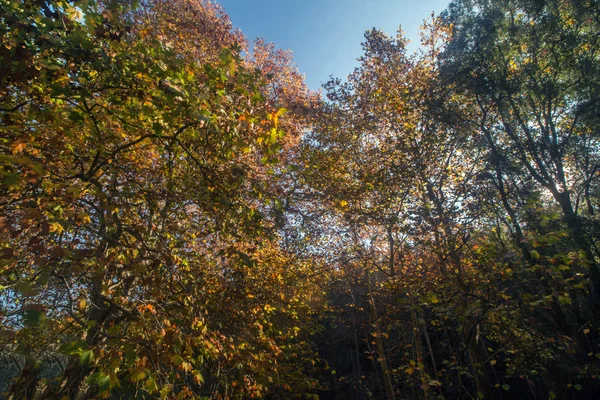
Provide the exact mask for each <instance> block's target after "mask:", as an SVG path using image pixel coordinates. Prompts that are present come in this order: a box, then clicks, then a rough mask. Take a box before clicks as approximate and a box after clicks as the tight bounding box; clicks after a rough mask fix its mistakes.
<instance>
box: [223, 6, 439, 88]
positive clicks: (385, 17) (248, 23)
mask: <svg viewBox="0 0 600 400" xmlns="http://www.w3.org/2000/svg"><path fill="white" fill-rule="evenodd" d="M217 2H218V3H220V4H221V5H222V6H223V7H224V8H225V11H226V12H227V14H229V17H230V18H231V19H232V21H233V24H234V26H235V27H237V28H240V29H241V30H242V31H243V32H244V34H245V35H246V36H247V37H248V39H250V40H253V39H255V38H257V37H262V38H264V39H265V40H267V41H269V42H273V43H275V44H276V45H277V46H278V47H281V48H283V49H290V50H292V51H293V52H294V59H295V60H296V64H298V67H299V69H300V71H301V72H302V73H304V74H305V75H306V81H307V83H308V85H309V87H310V88H311V89H313V90H316V89H318V88H319V87H320V86H321V83H324V82H326V81H327V80H328V79H329V75H332V74H333V75H334V76H335V77H339V78H345V77H346V76H347V75H348V74H349V73H350V72H351V71H352V70H353V69H354V67H356V66H357V64H358V63H357V62H356V58H357V57H360V55H361V54H362V47H361V43H362V41H363V38H364V37H363V35H364V32H365V31H366V30H368V29H371V28H373V27H376V28H379V29H382V30H384V31H385V32H387V33H388V34H395V32H396V30H397V28H398V26H399V25H401V26H402V29H403V30H404V31H405V32H406V34H407V36H408V37H409V38H411V39H412V40H413V45H415V43H416V44H418V41H419V36H418V29H419V26H420V25H421V23H422V21H423V20H424V19H425V18H428V17H429V16H430V14H431V12H432V11H435V12H436V14H439V13H440V12H441V11H442V10H444V9H445V8H446V6H447V5H448V4H449V0H303V1H302V0H217ZM413 49H414V46H413Z"/></svg>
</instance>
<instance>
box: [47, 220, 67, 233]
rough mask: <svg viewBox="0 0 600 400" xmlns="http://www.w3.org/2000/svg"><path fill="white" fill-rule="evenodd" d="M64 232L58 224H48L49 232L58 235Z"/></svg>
mask: <svg viewBox="0 0 600 400" xmlns="http://www.w3.org/2000/svg"><path fill="white" fill-rule="evenodd" d="M64 230H65V229H64V228H63V227H62V225H61V224H59V223H58V222H53V223H51V224H50V232H56V233H58V234H59V235H60V234H61V233H62V232H63V231H64Z"/></svg>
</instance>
